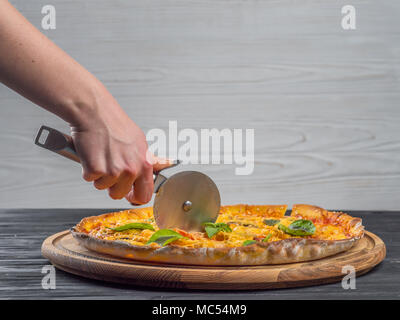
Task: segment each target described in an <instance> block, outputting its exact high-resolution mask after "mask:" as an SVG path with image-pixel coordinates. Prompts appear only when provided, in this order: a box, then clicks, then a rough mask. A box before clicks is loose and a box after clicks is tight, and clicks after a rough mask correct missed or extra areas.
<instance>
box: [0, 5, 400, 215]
mask: <svg viewBox="0 0 400 320" xmlns="http://www.w3.org/2000/svg"><path fill="white" fill-rule="evenodd" d="M11 2H12V3H13V4H14V5H16V7H17V8H18V9H20V10H21V12H22V13H23V14H24V15H25V16H26V17H27V18H28V19H29V20H30V21H31V22H32V23H33V24H34V25H35V26H37V27H39V28H40V26H41V19H42V16H43V15H42V14H41V8H42V4H41V3H40V2H37V1H23V0H12V1H11ZM51 4H52V5H54V6H55V8H56V10H57V29H56V30H50V31H43V32H44V33H45V34H46V35H47V36H49V37H50V38H51V39H52V40H53V41H55V42H56V43H57V44H58V45H60V46H61V47H62V48H63V49H64V50H65V51H67V52H68V53H69V54H71V55H72V56H73V57H74V58H75V59H77V60H78V61H79V62H80V63H81V64H83V65H84V66H85V67H87V68H88V69H89V70H90V71H91V72H93V73H94V74H95V75H96V76H97V77H98V78H99V79H100V80H102V81H103V82H104V83H105V84H106V86H107V87H108V88H109V89H110V91H111V92H112V93H113V95H114V96H115V97H116V98H117V100H118V101H119V102H120V104H121V105H122V106H123V108H124V109H125V110H126V111H127V113H128V114H129V115H130V116H131V117H132V118H133V119H134V120H135V121H136V122H137V123H138V124H139V125H140V126H141V127H142V128H143V130H144V131H145V132H147V131H149V130H150V129H152V128H163V129H167V127H168V121H169V120H176V121H178V128H179V129H183V128H193V129H196V130H199V129H200V128H213V127H215V128H218V129H223V128H253V129H254V130H255V170H254V173H253V174H252V175H250V176H236V175H235V174H234V166H230V165H205V166H201V167H200V166H187V167H185V169H196V170H202V171H204V172H205V173H207V174H209V175H210V176H211V177H212V178H213V179H214V180H215V181H216V183H217V184H218V186H219V188H220V190H221V195H222V202H223V203H224V204H229V203H233V202H245V203H288V204H293V203H296V202H305V203H314V204H316V205H320V206H322V207H329V208H335V209H364V210H398V209H399V207H398V202H397V196H398V194H399V192H400V179H399V178H400V152H399V151H400V126H399V121H400V107H399V98H400V90H399V89H400V76H399V63H398V62H399V58H400V33H399V23H400V22H399V21H400V20H399V13H400V2H399V1H397V0H386V1H384V2H377V1H374V0H363V1H361V0H354V1H352V2H351V4H352V5H354V6H355V8H356V10H357V11H356V12H357V29H356V30H350V31H345V30H343V29H342V28H341V24H340V23H341V17H342V15H341V8H342V6H343V5H346V4H349V3H348V2H347V1H344V0H338V1H321V0H310V1H293V0H279V1H278V0H265V1H256V0H248V1H244V0H233V1H228V0H218V1H208V0H190V1H186V0H154V1H145V0H132V1H122V0H118V1H106V0H87V1H84V2H82V1H78V0H71V1H64V0H54V1H52V3H51ZM0 114H1V117H0V135H1V139H0V150H1V155H0V207H3V208H21V207H26V208H41V207H42V208H43V207H47V208H51V207H63V208H70V207H86V208H96V207H120V208H123V207H126V206H127V203H126V202H124V201H112V200H111V199H109V198H108V197H107V195H106V194H105V193H104V192H98V191H96V190H95V189H94V188H93V187H92V186H91V185H90V184H88V183H86V182H84V181H83V180H82V179H81V170H80V168H79V166H77V165H74V164H72V163H68V162H67V160H64V159H61V158H59V157H58V156H56V155H51V154H49V153H48V152H46V151H44V150H41V149H39V148H38V147H36V146H34V144H33V139H34V135H35V133H36V131H37V129H38V128H39V127H40V125H42V124H48V125H50V126H54V127H57V128H60V129H63V130H65V131H66V130H68V128H67V126H66V125H65V123H63V121H61V120H59V119H57V118H56V117H55V116H53V115H51V114H49V113H47V112H45V111H43V110H41V109H39V108H37V107H35V106H33V105H32V104H31V103H29V102H28V101H26V100H24V99H23V98H21V97H19V96H18V95H16V94H15V93H13V92H11V91H10V90H9V89H7V88H5V87H4V86H1V85H0Z"/></svg>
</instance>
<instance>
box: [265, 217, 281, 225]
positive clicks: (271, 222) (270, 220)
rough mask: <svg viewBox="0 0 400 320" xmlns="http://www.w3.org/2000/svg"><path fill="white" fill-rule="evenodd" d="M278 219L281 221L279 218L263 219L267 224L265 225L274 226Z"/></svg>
mask: <svg viewBox="0 0 400 320" xmlns="http://www.w3.org/2000/svg"><path fill="white" fill-rule="evenodd" d="M279 221H281V220H278V219H266V220H264V223H265V224H266V225H267V226H271V227H272V226H274V225H276V224H277V223H278V222H279Z"/></svg>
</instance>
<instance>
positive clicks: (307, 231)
mask: <svg viewBox="0 0 400 320" xmlns="http://www.w3.org/2000/svg"><path fill="white" fill-rule="evenodd" d="M278 229H279V230H281V231H283V232H284V233H287V234H290V235H292V236H311V235H313V234H314V233H315V225H314V224H313V223H312V221H310V220H305V219H300V220H296V221H294V222H292V223H291V224H290V225H289V226H286V225H284V224H282V223H280V224H279V225H278Z"/></svg>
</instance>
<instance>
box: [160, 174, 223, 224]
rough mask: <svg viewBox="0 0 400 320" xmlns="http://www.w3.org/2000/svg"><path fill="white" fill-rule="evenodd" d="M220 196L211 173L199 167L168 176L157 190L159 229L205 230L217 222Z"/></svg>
mask: <svg viewBox="0 0 400 320" xmlns="http://www.w3.org/2000/svg"><path fill="white" fill-rule="evenodd" d="M220 205H221V198H220V194H219V191H218V188H217V186H216V185H215V183H214V181H212V180H211V178H210V177H208V176H207V175H205V174H204V173H201V172H198V171H182V172H178V173H176V174H174V175H173V176H171V177H169V178H168V179H166V180H165V181H164V182H163V183H162V184H161V185H160V186H159V188H158V189H157V190H156V196H155V198H154V206H153V213H154V218H155V220H156V223H157V226H158V227H159V228H160V229H172V228H179V229H183V230H186V231H204V225H203V224H204V223H205V222H215V220H216V219H217V217H218V214H219V209H220Z"/></svg>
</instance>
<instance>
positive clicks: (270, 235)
mask: <svg viewBox="0 0 400 320" xmlns="http://www.w3.org/2000/svg"><path fill="white" fill-rule="evenodd" d="M271 237H272V234H271V233H270V234H267V236H266V237H265V238H264V239H263V242H268V240H269V239H270V238H271Z"/></svg>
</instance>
